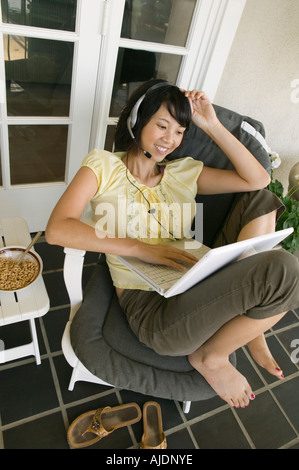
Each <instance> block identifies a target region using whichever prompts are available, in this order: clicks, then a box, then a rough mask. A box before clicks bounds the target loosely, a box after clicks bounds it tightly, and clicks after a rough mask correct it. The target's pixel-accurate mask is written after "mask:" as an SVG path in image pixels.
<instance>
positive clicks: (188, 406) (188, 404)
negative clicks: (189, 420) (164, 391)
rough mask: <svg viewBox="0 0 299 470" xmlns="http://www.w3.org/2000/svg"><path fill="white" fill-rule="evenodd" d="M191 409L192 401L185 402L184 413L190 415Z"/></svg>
mask: <svg viewBox="0 0 299 470" xmlns="http://www.w3.org/2000/svg"><path fill="white" fill-rule="evenodd" d="M190 408H191V401H183V412H184V413H185V414H187V413H189V411H190Z"/></svg>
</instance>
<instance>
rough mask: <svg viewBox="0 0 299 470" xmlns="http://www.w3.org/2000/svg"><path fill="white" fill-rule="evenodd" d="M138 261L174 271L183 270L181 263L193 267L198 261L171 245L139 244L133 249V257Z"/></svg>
mask: <svg viewBox="0 0 299 470" xmlns="http://www.w3.org/2000/svg"><path fill="white" fill-rule="evenodd" d="M133 256H136V257H137V258H138V259H140V260H142V261H144V262H146V263H151V264H163V265H165V266H171V267H173V268H176V269H180V270H184V269H185V268H184V266H183V265H182V264H181V263H187V264H189V265H191V266H193V265H194V264H195V263H196V262H197V261H198V259H197V258H196V257H195V256H193V255H191V254H190V253H188V252H187V251H184V250H180V249H179V248H175V247H174V246H171V245H150V244H147V243H139V244H138V247H135V249H134V255H133Z"/></svg>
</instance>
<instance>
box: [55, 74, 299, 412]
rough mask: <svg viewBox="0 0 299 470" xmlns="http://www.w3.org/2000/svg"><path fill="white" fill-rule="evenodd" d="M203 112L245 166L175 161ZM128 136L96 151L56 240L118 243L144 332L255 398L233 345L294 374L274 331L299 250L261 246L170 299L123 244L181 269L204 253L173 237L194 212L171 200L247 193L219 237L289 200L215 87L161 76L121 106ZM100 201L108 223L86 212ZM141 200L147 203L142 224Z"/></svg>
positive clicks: (224, 388) (113, 247)
mask: <svg viewBox="0 0 299 470" xmlns="http://www.w3.org/2000/svg"><path fill="white" fill-rule="evenodd" d="M191 119H192V121H193V122H194V123H195V124H196V125H197V126H199V127H200V128H201V129H203V130H204V131H205V132H206V133H207V134H208V135H209V136H210V137H211V138H212V139H213V140H214V141H215V142H216V143H217V144H218V145H219V146H220V147H221V149H222V150H223V151H224V153H225V154H226V155H227V157H228V158H229V159H230V161H231V162H232V164H233V166H234V170H219V169H212V168H207V167H204V166H203V164H202V163H201V162H197V161H195V160H193V159H191V158H188V157H186V158H183V159H179V160H175V161H172V162H166V163H165V164H164V166H163V164H162V162H163V161H164V159H165V157H167V155H169V154H170V153H171V152H173V151H174V149H176V148H177V147H178V146H179V145H180V144H181V142H182V139H183V136H184V134H185V132H187V128H188V125H189V123H190V120H191ZM116 143H117V145H118V146H119V147H121V149H122V150H124V152H122V153H117V154H112V153H110V152H104V151H100V150H94V151H92V152H91V153H90V154H89V155H88V156H87V157H86V158H85V159H84V161H83V164H82V167H81V168H80V170H79V171H78V173H77V175H76V176H75V178H74V180H73V181H72V183H71V184H70V185H69V187H68V189H67V190H66V192H65V193H64V195H63V196H62V198H61V199H60V201H59V202H58V204H57V206H56V207H55V209H54V211H53V213H52V215H51V217H50V220H49V223H48V227H47V230H46V239H47V241H48V243H51V244H58V245H61V246H69V247H73V248H79V249H83V250H88V251H96V252H102V253H106V256H107V262H108V265H109V268H110V273H111V276H112V279H113V283H114V285H115V287H116V291H117V295H118V297H119V301H120V304H121V306H122V308H123V310H124V311H125V313H126V315H127V318H128V322H129V324H130V326H131V328H132V330H133V331H134V333H135V334H136V335H137V336H138V337H139V339H140V341H142V342H143V343H145V344H147V345H148V346H149V347H151V348H153V349H154V350H155V351H157V352H158V353H159V354H166V355H174V356H176V355H187V356H188V359H189V361H190V363H191V365H192V366H193V367H194V368H195V369H196V370H197V371H198V372H199V373H201V374H202V375H203V376H204V377H205V379H206V380H207V382H208V383H209V384H210V385H211V387H212V388H213V389H214V390H215V391H216V393H218V395H219V396H220V397H221V398H222V399H223V400H225V401H226V402H227V403H229V404H230V405H231V406H236V407H245V406H247V405H248V404H249V402H250V400H252V399H254V395H253V392H252V389H251V387H250V385H249V383H248V382H247V380H246V378H245V377H244V376H243V375H241V374H240V373H239V372H238V371H237V370H236V369H235V368H234V367H233V366H232V365H231V363H230V362H229V356H230V354H231V353H232V352H233V351H235V350H237V349H238V348H240V347H241V346H243V345H245V344H247V345H248V347H249V349H250V351H251V354H252V356H253V358H254V359H255V360H256V362H257V363H258V364H259V365H260V366H262V367H265V368H266V369H267V370H268V372H270V373H271V374H273V375H275V376H276V377H278V378H282V377H283V373H282V371H281V369H280V367H279V366H278V364H277V363H276V361H275V360H274V358H273V357H272V355H271V353H270V351H269V349H268V346H267V344H266V341H265V337H264V332H265V331H266V330H268V329H269V328H271V327H272V326H273V325H274V324H276V323H277V322H278V321H279V320H280V319H281V318H282V317H283V316H284V314H285V313H286V312H287V311H288V310H290V309H292V308H297V307H298V305H299V298H298V291H299V289H298V277H299V276H298V263H297V260H296V259H295V257H293V256H292V255H290V254H289V253H287V252H284V251H280V250H274V251H273V252H272V251H271V252H267V253H262V254H257V255H254V256H251V257H249V258H247V259H244V260H242V261H240V262H239V263H233V264H231V265H229V266H227V267H225V268H224V269H222V270H220V271H218V272H217V273H215V274H214V275H213V276H211V277H209V278H208V279H206V280H204V281H202V282H201V283H199V284H198V285H196V286H194V287H193V288H191V289H189V290H188V291H187V292H184V293H183V294H180V295H178V296H175V297H171V298H169V299H165V298H164V297H161V296H160V295H159V294H157V293H156V292H152V291H150V290H149V288H148V286H147V285H146V284H145V283H143V281H141V280H140V279H139V278H138V276H136V275H135V274H133V273H131V272H130V271H129V270H127V269H126V268H125V267H124V266H123V265H122V264H121V263H120V262H119V261H118V259H117V255H133V256H135V257H137V258H139V259H140V260H143V261H145V262H148V263H157V264H163V265H168V266H172V267H174V268H177V269H184V268H183V267H182V264H181V263H188V264H191V265H192V264H194V263H195V262H196V258H194V257H193V256H192V255H190V254H188V253H187V252H185V251H183V250H179V249H177V248H175V247H174V246H172V244H171V243H167V242H169V241H171V240H172V239H173V238H180V237H178V236H177V229H178V226H180V228H181V237H183V235H182V233H183V232H184V233H186V231H185V229H186V226H187V228H188V227H189V229H190V227H191V222H192V220H191V218H190V217H189V219H190V220H187V221H186V220H182V219H183V218H180V217H178V215H179V214H178V213H176V212H175V211H174V217H173V218H171V215H169V214H170V213H169V211H168V212H167V207H169V206H171V205H173V206H174V207H176V208H180V207H182V206H183V204H189V205H191V206H192V207H193V208H194V205H195V202H194V198H195V196H196V193H198V194H216V193H225V192H229V193H230V192H245V196H243V197H241V198H240V199H239V201H238V203H237V204H236V205H235V207H234V209H233V211H232V212H231V214H230V215H229V217H228V219H227V221H226V224H225V225H224V228H223V230H222V233H221V235H220V237H219V239H218V241H217V244H218V245H219V244H223V243H232V242H235V241H237V240H242V239H248V238H250V237H253V236H257V235H262V234H265V233H269V232H272V231H275V225H276V219H277V217H278V215H279V213H280V212H281V209H282V208H281V203H280V201H279V200H278V199H277V198H276V197H275V196H274V195H273V194H272V193H270V192H269V191H267V190H263V189H262V188H264V187H265V186H266V185H267V184H268V183H269V175H268V174H267V172H266V171H265V170H264V168H263V167H262V166H261V165H260V164H259V163H258V161H257V160H256V159H255V158H254V157H253V155H252V154H251V153H250V152H249V151H248V150H247V149H246V148H245V147H244V146H243V145H242V144H241V143H240V142H239V141H238V140H237V139H235V138H234V137H233V136H232V135H231V134H230V132H228V131H227V130H226V129H225V128H224V127H223V126H222V124H221V123H220V122H219V120H218V118H217V116H216V114H215V111H214V108H213V106H212V105H211V103H210V101H209V99H208V98H207V96H206V95H205V93H203V92H198V91H196V90H194V91H182V90H179V89H178V88H177V87H175V86H173V85H170V84H168V83H167V82H164V81H161V80H154V81H151V82H148V83H146V84H143V85H142V86H141V87H140V88H139V89H138V90H137V91H136V92H135V93H134V95H133V96H132V97H131V99H130V100H129V103H128V105H127V106H126V108H125V109H124V110H123V112H122V114H121V116H120V120H119V123H118V127H117V130H116ZM123 199H125V201H126V207H125V212H124V211H123V210H122V207H123V206H121V204H120V201H123ZM89 202H91V205H92V207H93V209H94V213H95V214H96V215H97V216H98V220H97V223H96V229H95V228H93V227H91V226H88V225H86V224H84V223H83V222H81V221H80V220H79V219H80V216H81V214H82V212H83V210H84V208H85V206H86V205H87V204H88V203H89ZM176 203H177V205H175V204H176ZM136 204H137V206H138V207H142V208H144V210H143V212H142V211H141V215H140V214H139V218H138V223H136V220H135V219H134V215H135V214H136V211H135V209H136ZM159 204H160V206H161V211H160V215H159V214H158V213H157V212H159V210H157V207H160V206H159ZM109 208H110V209H111V210H110V211H109ZM134 211H135V212H134ZM109 212H110V214H112V215H111V217H110V218H109V214H108V213H109ZM124 213H125V218H123V215H124ZM103 214H106V216H107V214H108V216H107V217H106V218H105V216H104V215H103ZM124 220H125V222H126V226H125V233H124V226H123V225H124V224H123V221H124ZM115 221H116V222H115ZM178 221H179V222H178ZM165 233H167V234H168V235H167V236H165Z"/></svg>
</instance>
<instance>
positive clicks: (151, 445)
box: [67, 401, 167, 449]
mask: <svg viewBox="0 0 299 470" xmlns="http://www.w3.org/2000/svg"><path fill="white" fill-rule="evenodd" d="M141 416H142V415H141V409H140V407H139V406H138V405H137V403H127V404H125V405H120V406H115V407H113V408H112V407H110V406H106V407H105V408H99V409H97V410H92V411H88V412H87V413H83V414H82V415H80V416H79V417H78V418H76V419H75V421H73V423H72V424H71V425H70V427H69V429H68V432H67V439H68V442H69V444H70V446H71V447H73V448H77V449H78V448H82V447H88V446H91V445H93V444H95V443H96V442H98V441H100V440H101V439H102V438H103V437H106V436H108V435H109V434H111V433H112V432H113V431H115V430H116V429H119V428H122V427H124V426H129V425H130V424H134V423H137V422H138V421H140V419H141ZM139 448H140V449H166V448H167V444H166V437H165V434H164V432H163V429H162V414H161V407H160V405H159V404H158V403H157V402H155V401H148V402H146V403H145V404H144V405H143V435H142V439H141V443H140V446H139Z"/></svg>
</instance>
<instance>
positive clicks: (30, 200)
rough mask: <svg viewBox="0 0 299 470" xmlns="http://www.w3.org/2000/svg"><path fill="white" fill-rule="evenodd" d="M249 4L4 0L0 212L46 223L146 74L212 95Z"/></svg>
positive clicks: (108, 144) (226, 0)
mask: <svg viewBox="0 0 299 470" xmlns="http://www.w3.org/2000/svg"><path fill="white" fill-rule="evenodd" d="M245 3H246V0H0V7H1V23H0V108H1V109H0V150H1V155H0V160H1V167H0V217H10V216H21V217H24V218H25V219H26V220H27V222H28V225H29V229H30V231H37V230H43V229H44V228H45V226H46V223H47V220H48V218H49V215H50V213H51V211H52V209H53V207H54V205H55V203H56V202H57V200H58V199H59V197H60V196H61V194H62V193H63V192H64V190H65V188H66V186H67V185H68V184H69V182H70V181H71V179H72V178H73V176H74V174H75V173H76V171H77V170H78V168H79V167H80V164H81V161H82V159H83V157H84V156H85V155H86V154H87V153H88V151H89V150H90V149H91V148H94V147H100V148H103V147H105V148H107V149H111V148H112V141H113V130H114V126H115V123H116V120H117V117H118V115H119V112H120V110H121V108H122V107H123V106H124V104H125V102H126V100H127V98H128V95H129V94H130V93H131V92H132V91H133V89H134V88H136V87H137V86H138V85H139V84H140V83H141V82H142V81H145V80H148V79H149V78H164V79H166V80H168V81H170V82H172V83H176V84H177V85H179V86H182V87H184V88H200V89H204V90H205V91H207V93H208V94H209V96H210V98H211V99H213V96H214V94H215V93H216V90H217V86H218V83H219V81H220V78H221V74H222V71H223V68H224V65H225V62H226V58H227V56H228V53H229V50H230V46H231V43H232V40H233V37H234V34H235V31H236V29H237V26H238V23H239V20H240V17H241V15H242V11H243V8H244V5H245Z"/></svg>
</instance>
